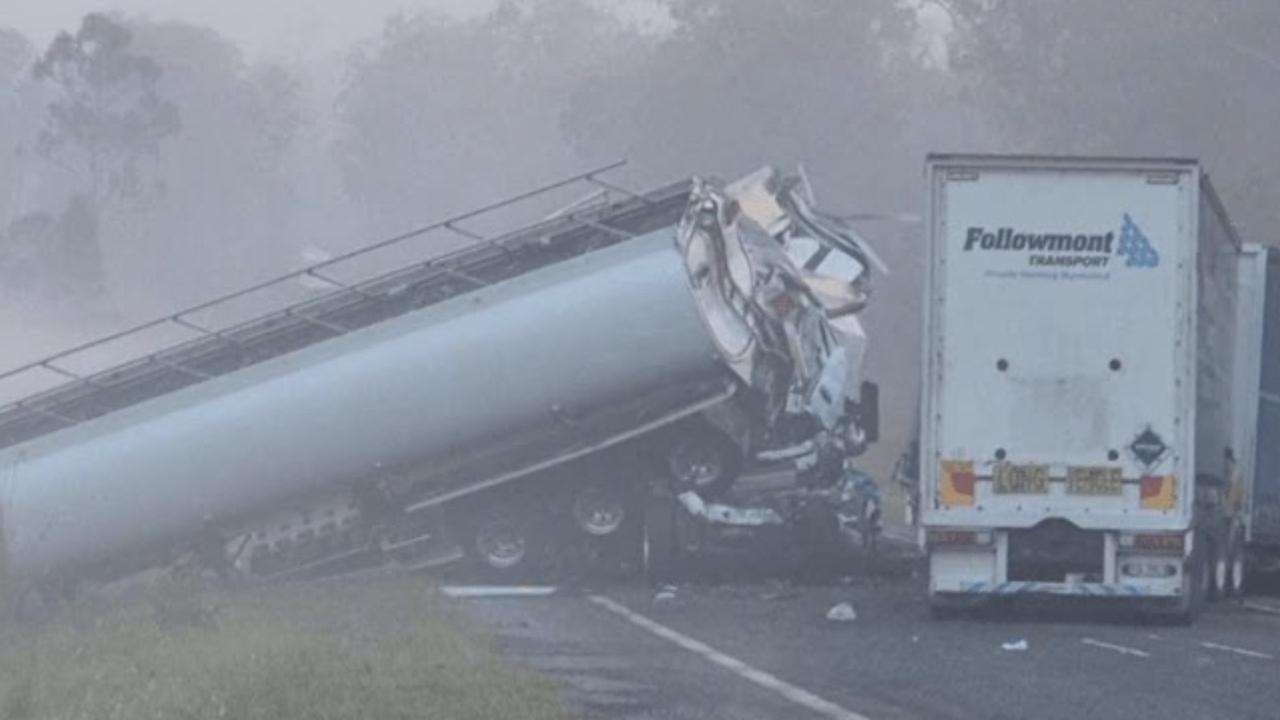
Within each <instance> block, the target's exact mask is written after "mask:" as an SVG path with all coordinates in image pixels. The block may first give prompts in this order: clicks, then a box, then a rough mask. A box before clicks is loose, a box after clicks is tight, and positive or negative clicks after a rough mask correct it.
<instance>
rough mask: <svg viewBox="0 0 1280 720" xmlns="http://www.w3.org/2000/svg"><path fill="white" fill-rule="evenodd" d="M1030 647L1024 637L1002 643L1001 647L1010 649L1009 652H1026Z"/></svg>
mask: <svg viewBox="0 0 1280 720" xmlns="http://www.w3.org/2000/svg"><path fill="white" fill-rule="evenodd" d="M1028 647H1030V646H1029V645H1027V641H1026V640H1025V639H1024V640H1015V641H1013V642H1007V643H1005V644H1003V645H1001V646H1000V649H1001V650H1008V651H1009V652H1024V651H1025V650H1026V649H1027V648H1028Z"/></svg>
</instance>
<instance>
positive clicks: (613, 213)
mask: <svg viewBox="0 0 1280 720" xmlns="http://www.w3.org/2000/svg"><path fill="white" fill-rule="evenodd" d="M622 165H623V163H622V162H616V163H612V164H610V165H605V166H602V167H598V168H595V169H593V170H590V171H587V172H584V173H580V174H578V175H574V176H571V177H567V178H564V179H561V180H558V181H556V182H553V183H550V184H547V185H544V186H542V187H539V188H537V189H534V190H531V191H529V192H525V193H521V194H519V195H514V196H511V197H508V198H506V199H503V200H501V201H498V202H494V203H491V204H488V205H485V206H483V207H480V208H477V209H474V210H471V211H469V212H465V213H462V214H459V215H454V216H452V217H449V218H447V219H445V220H441V221H439V222H435V223H432V224H430V225H426V226H423V227H420V228H417V229H415V230H412V231H409V232H405V233H401V234H399V235H396V236H394V237H389V238H387V239H384V240H381V241H379V242H376V243H373V244H370V245H366V246H364V247H361V248H359V249H356V250H352V251H350V252H346V253H342V254H340V255H336V256H334V257H331V258H328V259H325V260H323V261H320V262H317V263H314V264H312V265H309V266H307V267H304V268H301V269H299V270H295V271H292V272H289V273H286V274H283V275H279V276H276V277H273V278H271V279H269V280H266V281H263V282H260V283H257V284H254V285H252V286H250V287H246V288H244V289H241V290H238V291H236V292H233V293H230V294H227V295H223V296H221V297H218V298H215V299H213V300H209V301H207V302H203V303H200V304H198V305H194V306H192V307H188V308H186V309H184V310H181V311H179V312H176V313H172V314H170V315H166V316H164V317H160V318H157V319H154V320H151V321H149V322H145V323H142V324H140V325H136V326H133V327H131V328H129V329H127V330H123V331H120V332H116V333H112V334H110V335H107V336H105V337H101V338H98V339H97V340H94V341H92V342H88V343H84V344H81V345H77V346H75V347H73V348H70V349H67V350H63V351H61V352H59V353H56V354H54V355H50V356H48V357H46V358H43V359H40V360H37V361H35V362H30V363H27V364H25V365H22V366H20V367H16V368H13V369H11V370H8V371H5V372H3V373H0V392H3V387H4V383H6V382H10V383H12V382H14V381H20V380H32V379H33V378H34V379H35V380H36V381H42V382H45V383H46V384H47V383H49V381H51V380H52V381H53V385H52V386H51V387H47V388H46V389H42V390H40V391H38V392H36V393H34V394H28V395H26V396H25V397H22V398H21V399H19V400H17V401H15V402H11V403H9V404H7V405H3V406H0V448H3V447H9V446H12V445H16V444H18V443H21V442H24V441H26V440H30V439H32V438H36V437H39V436H41V435H45V434H48V433H51V432H55V431H57V430H61V429H64V428H67V427H71V426H73V425H77V424H79V423H83V422H85V421H87V420H91V419H93V418H95V417H100V416H102V415H105V414H107V413H110V412H113V411H115V410H119V409H122V408H125V407H128V406H130V405H135V404H137V403H140V402H142V401H144V400H148V399H151V398H155V397H159V396H161V395H164V394H167V393H169V392H173V391H175V390H178V389H181V388H184V387H189V386H191V385H194V384H197V383H200V382H204V381H206V380H209V379H211V378H214V377H217V376H219V375H224V374H226V373H229V372H233V371H235V370H238V369H240V368H243V367H247V366H249V365H253V364H255V363H258V362H262V361H264V360H267V359H270V358H273V357H279V356H281V355H284V354H287V353H289V352H292V351H294V350H297V349H300V348H302V347H306V346H308V345H311V344H314V343H316V342H321V341H323V340H327V339H330V338H333V337H336V336H339V335H344V334H346V333H349V332H352V331H354V330H358V329H360V328H363V327H368V326H369V325H372V324H375V323H377V322H379V321H381V320H385V319H389V318H391V317H396V316H398V315H402V314H404V313H406V312H410V311H413V310H416V309H419V308H422V307H426V306H428V305H432V304H435V303H437V302H441V301H444V300H447V299H449V298H451V297H455V296H457V295H461V294H464V293H466V292H470V291H472V290H475V289H478V288H482V287H486V286H488V285H491V284H493V283H497V282H501V281H503V280H506V279H509V278H512V277H515V276H517V275H520V274H522V273H524V272H528V271H529V270H532V269H535V268H537V267H541V266H544V265H549V264H553V263H555V262H559V261H561V260H564V259H567V258H570V257H573V256H576V255H580V254H582V253H584V252H589V251H590V250H593V249H596V248H599V247H604V246H607V245H611V244H616V243H618V242H623V241H625V240H628V239H630V238H633V237H636V236H638V235H641V234H644V233H647V232H652V231H654V230H657V229H660V228H662V227H664V226H667V225H672V224H674V223H675V222H676V221H677V220H678V218H679V216H680V214H681V213H682V212H683V209H684V204H685V200H686V198H687V196H688V188H689V185H688V182H679V183H674V184H671V185H667V186H665V187H662V188H659V189H657V190H653V191H649V192H643V193H641V192H633V191H631V190H628V189H626V188H625V187H623V186H622V185H621V184H619V183H617V182H614V181H612V180H608V179H605V178H604V177H601V176H603V175H605V174H606V173H608V172H609V171H612V170H616V169H617V168H619V167H620V166H622ZM584 192H586V194H585V195H584V194H583V193H584ZM566 196H568V197H574V198H575V199H574V200H573V201H572V202H569V203H568V204H565V202H564V200H563V198H564V197H566ZM557 198H558V201H557V202H558V204H557V205H556V206H555V207H553V208H550V209H549V211H548V208H546V207H542V208H538V207H536V206H537V205H539V204H545V203H547V202H550V201H555V200H557ZM518 205H519V206H521V208H520V210H521V211H523V212H526V213H527V212H529V211H530V210H531V209H533V210H537V211H538V212H537V214H536V215H535V217H537V218H540V219H538V220H535V221H534V222H532V223H527V222H526V223H524V224H515V225H514V229H509V230H502V229H499V230H498V231H497V232H479V231H477V230H475V229H474V228H475V226H476V225H477V224H479V223H481V222H484V221H486V220H488V221H494V222H499V225H500V227H501V220H502V218H501V215H502V214H503V213H506V212H514V211H515V209H516V206H518ZM464 223H465V225H464ZM433 233H435V234H446V235H449V236H451V237H452V239H453V240H454V241H455V242H457V241H462V242H465V244H464V245H463V246H462V247H461V248H458V249H455V250H452V251H447V252H443V253H441V252H439V251H438V250H437V252H435V253H434V254H432V253H431V252H430V249H429V248H427V249H426V252H425V255H426V256H425V257H423V254H424V253H418V252H416V251H414V250H413V249H409V252H408V257H397V259H396V261H395V264H394V265H393V266H392V267H391V269H390V270H387V269H386V268H385V267H384V268H378V269H376V270H374V271H369V270H368V269H366V270H365V271H364V272H360V271H359V270H358V268H357V266H359V265H360V263H361V262H362V261H365V260H367V259H369V258H370V257H371V256H372V255H373V254H374V253H377V252H379V251H383V250H387V249H389V248H393V247H396V248H397V252H398V251H400V250H403V249H404V248H403V247H402V246H403V245H404V244H405V243H407V242H408V241H409V240H412V239H415V238H423V237H426V236H430V235H432V234H433ZM366 264H368V263H366ZM384 264H385V263H384ZM344 266H345V267H347V268H348V270H350V271H352V272H355V273H356V276H355V277H354V278H349V277H339V276H340V275H342V270H341V269H340V268H342V267H344ZM300 287H301V288H303V289H302V290H299V288H300ZM281 291H284V292H281ZM298 292H303V293H304V294H305V297H304V299H302V300H296V299H292V300H288V299H287V300H284V301H281V300H278V299H273V298H271V297H268V296H270V295H272V294H284V295H286V296H287V295H289V294H291V293H293V294H296V293H298ZM254 297H257V298H259V299H262V300H265V301H266V306H265V307H263V308H261V309H259V308H255V309H254V312H252V313H251V314H250V315H249V319H247V320H237V321H235V322H231V323H226V324H222V325H219V324H216V323H211V322H207V321H205V320H204V319H203V318H201V317H200V316H201V315H202V314H212V313H213V311H215V310H218V309H220V308H224V307H227V306H230V305H231V304H234V303H238V302H242V301H245V300H246V299H248V298H254ZM174 331H177V332H179V333H180V335H181V337H180V338H179V339H177V340H171V341H161V342H160V343H159V346H158V347H156V346H154V345H153V343H155V342H156V341H154V340H152V341H151V342H147V341H146V339H145V338H144V336H147V335H154V334H157V333H164V332H169V333H172V332H174ZM122 345H129V346H132V345H144V346H147V345H151V347H148V348H147V349H146V350H143V351H141V352H138V351H134V352H131V353H129V354H128V355H127V356H126V359H125V360H124V361H123V362H121V360H120V358H119V357H115V358H114V359H113V360H111V361H110V362H108V363H103V364H100V365H96V366H95V365H93V364H92V362H91V356H92V355H93V354H94V353H95V352H101V351H103V350H104V348H107V347H109V346H117V347H119V346H122ZM106 354H108V355H110V354H111V353H106ZM77 358H79V359H81V361H82V362H89V367H79V366H76V365H75V361H76V359H77ZM86 358H88V359H89V360H86Z"/></svg>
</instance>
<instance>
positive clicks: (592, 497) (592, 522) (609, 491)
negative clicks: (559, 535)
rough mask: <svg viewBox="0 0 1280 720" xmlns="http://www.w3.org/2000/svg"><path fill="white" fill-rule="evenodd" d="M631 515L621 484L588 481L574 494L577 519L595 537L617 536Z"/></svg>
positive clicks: (574, 516) (574, 519)
mask: <svg viewBox="0 0 1280 720" xmlns="http://www.w3.org/2000/svg"><path fill="white" fill-rule="evenodd" d="M629 515H630V513H628V512H627V498H626V497H625V495H624V493H623V489H622V488H621V487H620V486H619V484H618V483H611V482H603V483H601V482H594V483H588V484H585V485H583V486H582V487H579V488H578V489H577V490H576V491H575V492H574V494H573V521H574V523H575V524H576V525H577V526H578V529H579V530H581V531H582V532H584V533H586V534H587V535H590V536H592V537H601V538H602V537H609V536H611V535H617V534H618V531H619V530H621V529H622V528H623V526H624V525H626V523H627V520H628V519H629Z"/></svg>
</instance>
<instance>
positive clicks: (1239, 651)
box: [1200, 642, 1276, 660]
mask: <svg viewBox="0 0 1280 720" xmlns="http://www.w3.org/2000/svg"><path fill="white" fill-rule="evenodd" d="M1200 647H1203V648H1209V649H1210V650H1221V651H1223V652H1229V653H1235V654H1236V655H1243V656H1245V657H1250V658H1254V659H1256V660H1275V659H1276V658H1275V656H1274V655H1268V654H1266V653H1263V652H1258V651H1257V650H1246V649H1244V648H1238V647H1232V646H1230V645H1219V644H1218V643H1212V642H1202V643H1200Z"/></svg>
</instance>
